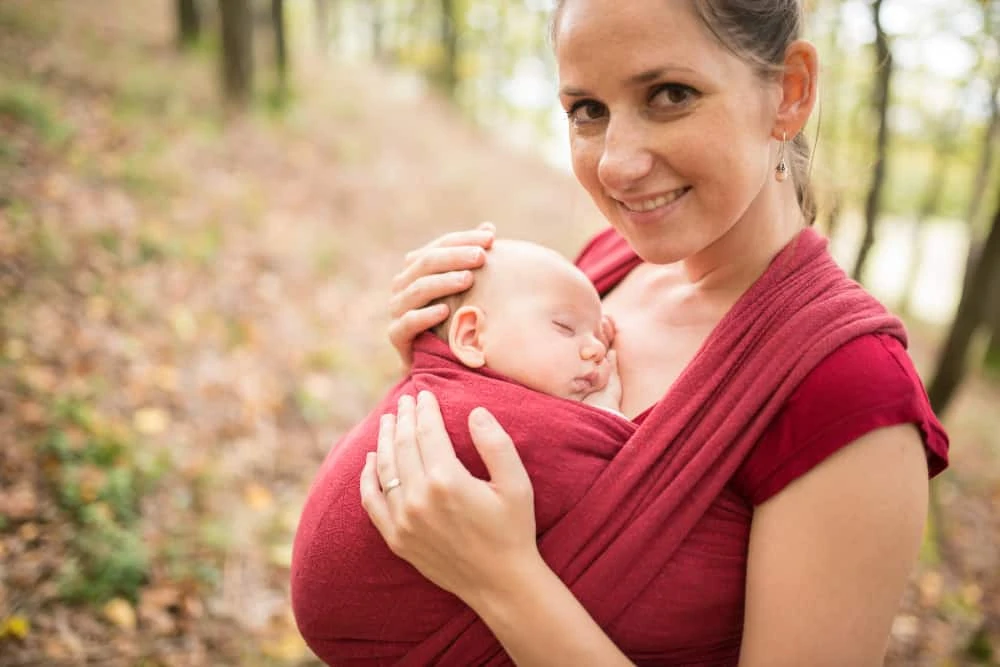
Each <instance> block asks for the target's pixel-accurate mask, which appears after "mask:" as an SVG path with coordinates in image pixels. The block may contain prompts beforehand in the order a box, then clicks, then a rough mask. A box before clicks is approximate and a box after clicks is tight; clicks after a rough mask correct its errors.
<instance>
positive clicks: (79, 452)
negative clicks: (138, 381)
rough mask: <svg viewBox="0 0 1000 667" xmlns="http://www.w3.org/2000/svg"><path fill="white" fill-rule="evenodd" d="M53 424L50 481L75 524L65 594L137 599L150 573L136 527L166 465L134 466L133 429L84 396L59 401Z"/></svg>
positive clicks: (63, 579) (46, 444) (45, 447)
mask: <svg viewBox="0 0 1000 667" xmlns="http://www.w3.org/2000/svg"><path fill="white" fill-rule="evenodd" d="M50 424H51V427H50V430H49V433H48V435H47V436H46V437H45V438H44V440H43V441H42V443H41V452H42V454H43V455H44V456H47V457H48V458H49V460H50V461H52V462H53V463H54V465H51V466H50V470H51V472H50V481H51V482H52V483H53V485H54V486H55V488H54V492H55V496H56V499H57V500H58V503H59V506H60V507H61V508H62V509H63V510H64V511H65V512H66V513H67V514H68V515H69V517H70V518H71V520H72V521H73V522H74V524H75V525H76V526H77V531H76V533H75V536H74V538H73V540H72V542H71V544H70V547H71V557H70V558H69V559H68V560H67V562H66V565H65V567H64V568H63V569H62V571H61V572H60V577H59V590H60V593H61V595H62V596H63V597H64V598H65V599H66V600H69V601H72V602H89V603H95V604H96V603H101V602H104V601H106V600H108V599H110V598H112V597H115V596H123V597H126V598H128V599H130V600H133V601H134V600H135V599H136V597H137V594H138V589H139V587H140V586H141V585H142V583H143V582H144V581H145V580H146V578H147V575H148V570H149V555H148V554H147V552H146V549H145V547H144V545H143V541H142V538H141V536H140V535H139V533H138V530H137V524H138V519H139V514H140V507H139V506H140V500H141V498H142V496H143V495H144V494H145V493H146V492H148V491H149V490H150V488H151V484H152V480H153V479H154V477H155V476H156V474H157V472H158V470H159V469H161V465H160V464H161V463H162V462H160V461H147V462H146V463H145V465H143V464H140V463H139V462H137V461H135V459H134V457H133V452H135V451H138V449H139V447H138V443H137V442H135V441H134V440H132V438H131V434H130V432H129V431H128V430H126V429H124V428H122V427H117V428H116V427H115V425H114V424H111V423H108V422H107V421H106V420H104V419H103V418H102V417H101V415H100V414H98V413H97V411H96V410H95V409H94V407H93V405H92V404H91V403H90V402H89V401H87V400H84V399H82V398H78V397H62V398H57V399H56V400H55V401H53V403H52V406H51V409H50Z"/></svg>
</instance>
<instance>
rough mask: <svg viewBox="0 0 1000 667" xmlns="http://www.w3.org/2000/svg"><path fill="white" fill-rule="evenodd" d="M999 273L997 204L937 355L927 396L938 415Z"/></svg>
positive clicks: (999, 214)
mask: <svg viewBox="0 0 1000 667" xmlns="http://www.w3.org/2000/svg"><path fill="white" fill-rule="evenodd" d="M998 272H1000V205H998V206H997V210H996V213H995V215H994V217H993V225H992V226H991V228H990V232H989V234H988V235H987V237H986V242H985V243H984V244H983V252H982V253H981V254H980V256H979V259H978V261H977V262H976V264H975V266H974V267H973V275H972V278H971V280H969V281H968V282H967V285H968V287H967V289H964V290H962V297H961V299H959V302H958V311H957V312H956V313H955V320H954V322H953V323H952V325H951V331H950V332H949V333H948V339H947V340H946V341H945V344H944V346H943V347H942V348H941V352H940V354H939V356H938V363H937V370H936V371H935V373H934V379H933V380H932V381H931V384H930V388H929V389H928V390H927V394H928V396H929V397H930V400H931V406H932V407H933V408H934V411H935V412H936V413H937V414H938V415H942V414H943V413H944V411H945V410H946V409H947V407H948V405H949V403H950V402H951V399H952V397H953V396H954V393H955V389H957V388H958V386H959V384H961V382H962V379H963V377H964V375H965V370H966V363H965V361H966V356H967V355H966V352H967V351H968V349H969V342H970V341H971V340H972V336H973V334H974V333H975V332H976V329H977V328H978V327H979V325H980V324H981V323H982V321H983V315H984V314H985V312H986V301H987V298H988V296H989V292H990V288H991V285H992V283H993V282H994V280H995V277H996V275H997V273H998Z"/></svg>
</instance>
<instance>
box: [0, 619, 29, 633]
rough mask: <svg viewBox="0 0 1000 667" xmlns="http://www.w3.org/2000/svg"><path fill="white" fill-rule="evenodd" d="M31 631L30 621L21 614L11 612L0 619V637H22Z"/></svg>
mask: <svg viewBox="0 0 1000 667" xmlns="http://www.w3.org/2000/svg"><path fill="white" fill-rule="evenodd" d="M29 632H31V622H30V621H28V619H27V618H26V617H24V616H22V615H21V614H11V615H10V616H7V617H6V618H4V619H3V620H2V621H0V639H4V638H6V637H14V638H15V639H24V638H25V637H27V636H28V633H29Z"/></svg>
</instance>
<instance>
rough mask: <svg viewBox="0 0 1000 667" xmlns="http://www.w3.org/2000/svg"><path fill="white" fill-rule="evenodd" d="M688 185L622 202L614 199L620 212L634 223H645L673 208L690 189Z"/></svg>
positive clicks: (656, 218)
mask: <svg viewBox="0 0 1000 667" xmlns="http://www.w3.org/2000/svg"><path fill="white" fill-rule="evenodd" d="M690 190H691V188H690V187H683V188H678V189H676V190H671V191H670V192H667V193H665V194H661V195H655V196H652V197H645V198H642V199H632V200H629V201H628V202H624V201H622V200H620V199H616V200H615V201H617V202H618V206H619V207H620V208H621V210H622V212H623V213H624V214H625V215H626V216H627V217H628V218H629V219H630V220H632V221H633V222H635V223H636V224H645V223H649V222H653V221H656V220H659V219H661V218H662V217H663V216H664V215H665V214H667V213H669V212H670V211H671V210H673V209H674V208H675V207H676V206H677V203H678V202H679V201H680V200H681V198H682V197H684V195H686V194H687V193H688V191H690Z"/></svg>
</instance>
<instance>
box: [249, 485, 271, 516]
mask: <svg viewBox="0 0 1000 667" xmlns="http://www.w3.org/2000/svg"><path fill="white" fill-rule="evenodd" d="M243 500H244V501H245V502H246V504H247V506H248V507H250V509H253V510H256V511H258V512H260V511H263V510H266V509H267V508H268V507H270V506H271V505H272V504H274V496H273V495H271V491H270V489H268V488H267V487H266V486H263V485H261V484H258V483H257V482H250V483H249V484H247V485H246V486H245V487H244V488H243Z"/></svg>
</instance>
